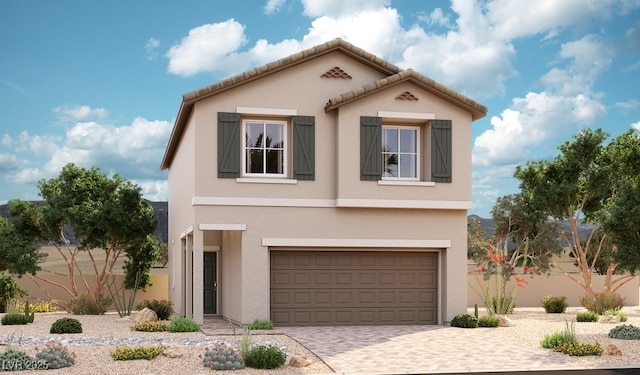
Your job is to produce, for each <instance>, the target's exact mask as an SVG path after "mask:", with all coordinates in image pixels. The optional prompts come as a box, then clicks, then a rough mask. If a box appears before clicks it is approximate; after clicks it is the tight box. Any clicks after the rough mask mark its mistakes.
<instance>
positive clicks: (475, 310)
mask: <svg viewBox="0 0 640 375" xmlns="http://www.w3.org/2000/svg"><path fill="white" fill-rule="evenodd" d="M473 316H475V317H476V319H478V304H477V303H476V304H475V305H473Z"/></svg>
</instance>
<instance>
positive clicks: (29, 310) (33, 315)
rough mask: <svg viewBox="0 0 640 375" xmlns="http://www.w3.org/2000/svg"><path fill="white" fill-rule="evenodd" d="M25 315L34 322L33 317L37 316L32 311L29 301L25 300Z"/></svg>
mask: <svg viewBox="0 0 640 375" xmlns="http://www.w3.org/2000/svg"><path fill="white" fill-rule="evenodd" d="M24 315H25V316H26V317H27V322H29V323H33V319H34V318H35V313H34V312H31V309H30V307H29V301H25V303H24Z"/></svg>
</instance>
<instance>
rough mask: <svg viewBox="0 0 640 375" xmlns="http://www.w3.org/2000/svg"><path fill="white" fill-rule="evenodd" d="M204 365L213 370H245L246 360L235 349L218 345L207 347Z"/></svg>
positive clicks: (203, 358) (203, 359)
mask: <svg viewBox="0 0 640 375" xmlns="http://www.w3.org/2000/svg"><path fill="white" fill-rule="evenodd" d="M202 365H203V366H204V367H208V368H210V369H212V370H239V369H243V368H244V365H245V363H244V359H242V356H241V355H240V354H238V352H236V351H235V350H234V349H233V348H231V347H229V346H226V345H220V344H217V345H215V346H213V347H207V348H206V352H205V353H204V356H203V357H202Z"/></svg>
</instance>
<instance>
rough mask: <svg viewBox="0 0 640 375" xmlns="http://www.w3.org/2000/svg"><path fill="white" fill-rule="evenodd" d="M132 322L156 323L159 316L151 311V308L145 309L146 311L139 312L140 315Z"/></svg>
mask: <svg viewBox="0 0 640 375" xmlns="http://www.w3.org/2000/svg"><path fill="white" fill-rule="evenodd" d="M132 320H133V322H134V323H140V322H155V321H157V320H158V314H156V312H155V311H153V310H151V309H150V308H148V307H145V308H144V309H142V310H140V311H138V313H137V314H136V316H134V317H133V319H132Z"/></svg>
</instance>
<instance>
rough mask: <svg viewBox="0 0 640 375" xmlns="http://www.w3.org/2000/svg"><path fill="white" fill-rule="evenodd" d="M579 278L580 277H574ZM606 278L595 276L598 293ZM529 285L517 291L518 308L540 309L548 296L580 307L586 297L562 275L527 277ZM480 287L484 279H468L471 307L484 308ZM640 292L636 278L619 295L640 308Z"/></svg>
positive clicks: (595, 288)
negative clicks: (581, 298) (582, 297)
mask: <svg viewBox="0 0 640 375" xmlns="http://www.w3.org/2000/svg"><path fill="white" fill-rule="evenodd" d="M574 276H578V277H579V275H574ZM604 279H605V276H603V275H594V276H593V284H592V285H593V288H594V290H596V291H600V290H602V286H603V285H604ZM526 280H527V285H526V286H525V287H523V288H517V289H516V306H517V307H540V306H541V305H540V301H541V300H542V299H543V298H544V297H546V296H548V295H554V296H558V297H567V303H568V304H569V306H580V297H581V296H583V295H585V292H584V289H583V288H582V287H581V286H579V285H578V284H576V283H575V282H573V281H571V280H570V279H569V278H568V277H567V276H565V275H562V274H557V273H556V274H553V275H550V276H544V275H543V276H534V277H531V278H530V277H527V278H526ZM478 282H480V283H481V284H480V285H486V283H485V282H484V281H483V280H482V277H479V276H474V275H470V276H469V279H468V285H469V292H468V296H469V297H468V298H469V302H468V305H469V307H472V306H473V305H474V304H476V303H477V304H478V306H480V307H482V306H484V304H483V302H482V299H481V298H480V296H478V294H477V293H476V292H475V291H474V288H475V290H482V289H480V288H479V284H478ZM639 291H640V278H636V279H634V280H633V281H631V282H629V283H627V284H625V285H624V286H623V287H622V288H621V289H620V290H618V293H620V295H622V296H624V297H625V299H626V305H627V306H638V304H639Z"/></svg>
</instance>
